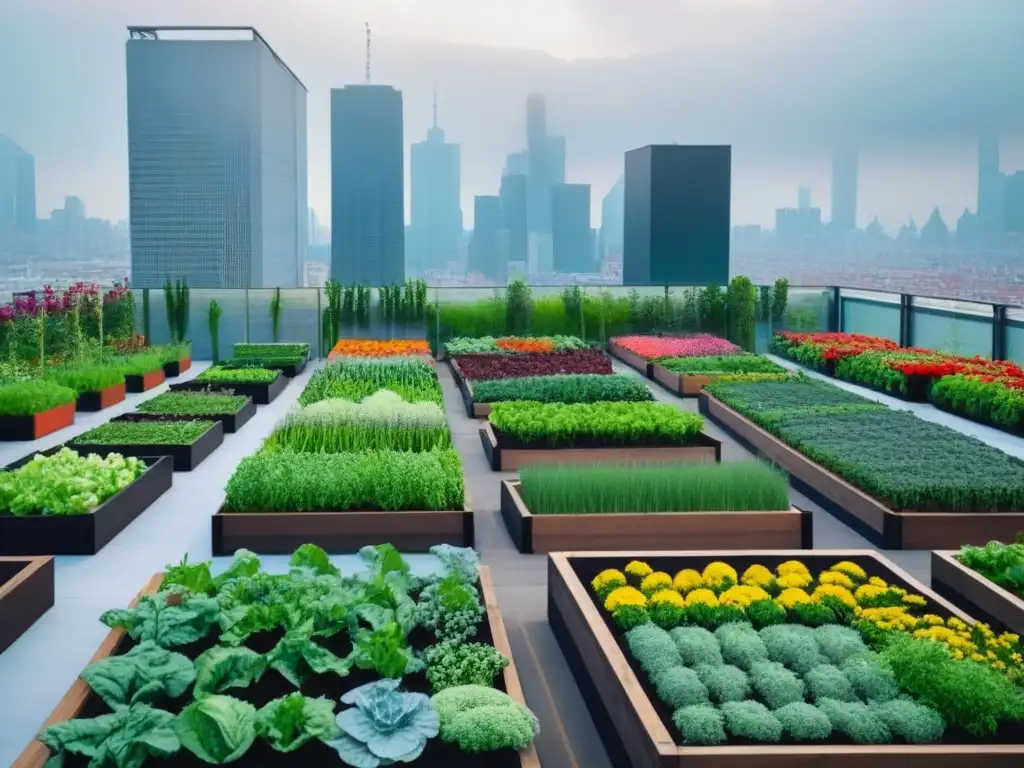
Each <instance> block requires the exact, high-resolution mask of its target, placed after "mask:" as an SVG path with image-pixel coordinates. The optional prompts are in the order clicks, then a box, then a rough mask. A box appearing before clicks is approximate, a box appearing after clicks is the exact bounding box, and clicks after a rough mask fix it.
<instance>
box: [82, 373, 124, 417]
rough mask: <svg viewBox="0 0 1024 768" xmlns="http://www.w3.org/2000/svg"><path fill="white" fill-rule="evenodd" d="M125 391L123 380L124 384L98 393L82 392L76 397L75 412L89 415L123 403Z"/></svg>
mask: <svg viewBox="0 0 1024 768" xmlns="http://www.w3.org/2000/svg"><path fill="white" fill-rule="evenodd" d="M127 391H128V386H127V379H125V382H124V383H122V384H116V385H114V386H113V387H107V388H106V389H101V390H100V391H99V392H83V393H82V394H80V395H79V396H78V403H77V404H76V405H75V410H76V411H85V412H89V413H93V412H95V411H102V410H103V409H104V408H109V407H110V406H112V405H117V404H118V403H121V402H124V398H125V392H127Z"/></svg>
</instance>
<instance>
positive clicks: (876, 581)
mask: <svg viewBox="0 0 1024 768" xmlns="http://www.w3.org/2000/svg"><path fill="white" fill-rule="evenodd" d="M868 584H870V585H871V586H873V587H883V588H884V587H888V586H889V585H888V584H887V583H886V582H885V579H882V578H879V577H878V576H872V577H871V578H870V579H868Z"/></svg>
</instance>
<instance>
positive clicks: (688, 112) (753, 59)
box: [0, 0, 1024, 228]
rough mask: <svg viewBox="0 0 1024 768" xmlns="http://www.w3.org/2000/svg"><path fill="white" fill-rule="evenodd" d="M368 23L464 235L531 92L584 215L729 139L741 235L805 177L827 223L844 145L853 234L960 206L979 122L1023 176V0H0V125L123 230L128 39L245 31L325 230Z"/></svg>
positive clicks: (408, 126)
mask: <svg viewBox="0 0 1024 768" xmlns="http://www.w3.org/2000/svg"><path fill="white" fill-rule="evenodd" d="M364 22H369V23H370V25H371V27H372V29H373V35H374V43H373V73H374V81H375V82H382V83H383V82H387V83H391V84H393V85H395V86H396V87H398V88H400V89H401V90H402V91H403V93H404V98H405V132H406V135H405V140H406V144H407V145H408V144H409V143H410V142H412V141H418V140H420V139H422V138H423V136H424V133H425V131H426V129H427V127H428V126H429V123H430V116H431V115H430V113H431V109H430V102H431V86H432V83H433V82H434V81H435V80H436V82H437V84H438V88H439V93H440V114H441V124H442V126H443V127H444V128H445V129H446V131H447V133H448V137H449V140H454V141H457V142H459V143H460V144H462V148H463V208H464V210H465V212H466V218H467V223H469V221H470V218H471V214H472V196H473V195H474V194H493V193H496V191H497V185H498V182H499V178H500V173H501V168H502V164H503V161H504V157H505V155H506V153H508V152H510V151H514V150H517V149H519V148H521V147H522V146H523V145H524V143H525V115H524V103H525V98H526V96H527V94H529V93H531V92H535V91H536V92H542V93H544V94H546V95H547V97H548V114H549V123H550V127H551V129H552V131H553V132H557V133H564V134H566V136H567V137H568V180H569V181H575V182H589V183H591V184H592V185H593V196H594V206H595V209H597V208H598V206H599V202H600V198H601V197H602V196H603V195H604V194H605V193H606V192H607V190H608V188H609V187H610V186H611V185H612V183H614V181H615V179H616V177H617V176H618V174H619V172H620V171H621V167H622V153H623V151H625V150H627V149H630V148H633V147H637V146H642V145H644V144H649V143H668V142H673V141H677V142H679V143H731V144H732V145H733V218H734V221H735V222H737V223H740V222H756V223H761V224H771V222H772V218H773V211H774V209H775V208H776V207H779V206H782V205H787V204H795V202H796V194H797V192H796V190H797V186H798V185H799V184H801V183H807V184H810V186H811V187H812V198H813V202H814V204H816V205H820V206H821V207H822V208H823V214H824V216H825V217H826V218H828V215H829V210H830V200H829V198H830V194H829V191H830V190H829V163H830V155H831V152H832V149H833V148H834V147H836V146H840V145H852V146H856V147H858V148H859V149H860V152H861V184H860V199H859V218H860V220H861V221H860V223H861V224H862V225H864V224H866V223H867V222H868V221H869V220H870V218H871V216H873V215H874V214H876V213H877V214H878V215H880V216H881V218H882V221H883V223H885V224H886V225H887V226H889V227H891V228H894V227H895V226H897V225H898V224H899V223H901V222H902V221H905V220H906V219H907V218H908V217H909V216H911V215H913V216H915V217H916V218H917V219H918V224H921V223H923V219H924V218H925V217H927V215H928V213H929V211H930V210H931V207H932V206H934V205H939V206H940V207H941V209H942V212H943V214H944V215H945V217H946V218H947V221H948V222H949V223H950V224H952V223H953V220H955V218H956V217H957V216H958V215H959V214H960V212H961V211H962V210H963V209H964V207H971V208H973V207H974V203H975V197H976V188H977V179H976V175H977V171H976V146H977V136H978V134H979V133H980V132H981V131H983V130H986V129H991V128H999V129H1000V130H1001V132H1002V133H1003V135H1004V141H1003V150H1004V151H1003V167H1004V170H1015V169H1018V168H1024V141H1022V140H1021V137H1022V136H1024V43H1022V42H1021V41H1022V40H1024V0H887V1H885V0H288V1H287V2H283V1H282V0H216V1H215V2H212V1H211V0H173V1H171V0H145V1H144V2H140V1H139V0H0V133H5V134H7V135H9V136H10V137H11V138H12V139H14V140H15V141H16V142H17V143H19V144H21V145H22V146H23V147H24V148H25V149H27V150H28V151H30V152H32V153H33V154H34V155H35V156H36V167H37V174H38V196H39V208H40V210H41V211H42V212H44V213H45V212H47V211H49V209H51V208H53V207H55V206H59V205H60V204H61V201H62V199H63V196H64V195H65V194H77V195H80V196H81V197H83V198H84V199H85V201H86V205H87V209H88V211H89V213H90V214H91V215H96V216H102V217H106V218H115V219H116V218H125V217H126V216H127V207H128V206H127V199H128V189H127V186H128V185H127V148H126V119H125V71H124V68H125V65H124V42H125V40H126V38H127V33H126V30H125V27H126V26H127V25H129V24H167V25H173V24H194V25H218V24H233V25H238V24H241V25H252V26H255V27H256V28H257V29H259V31H260V32H261V34H262V35H263V36H264V37H265V38H266V39H267V41H268V42H269V43H270V45H271V46H273V47H274V49H275V50H276V51H277V53H278V54H279V55H280V56H281V57H282V58H283V59H284V60H285V61H286V62H287V63H288V64H289V66H290V67H291V68H292V69H293V70H294V71H295V72H296V73H297V74H298V76H299V77H300V78H301V79H302V80H303V81H304V83H305V84H306V86H307V87H308V88H309V91H310V93H309V161H310V173H309V187H310V189H309V192H310V194H309V199H310V204H311V205H312V206H314V207H315V208H316V209H317V211H318V213H319V214H320V216H321V218H322V219H325V220H326V219H327V218H328V216H329V208H330V177H329V164H330V148H329V110H328V106H329V89H330V88H331V87H332V86H340V85H343V84H345V83H351V82H359V81H360V80H361V79H362V71H363V58H364V33H363V23H364ZM407 168H408V163H407ZM594 223H595V225H597V223H598V220H597V218H596V210H595V221H594Z"/></svg>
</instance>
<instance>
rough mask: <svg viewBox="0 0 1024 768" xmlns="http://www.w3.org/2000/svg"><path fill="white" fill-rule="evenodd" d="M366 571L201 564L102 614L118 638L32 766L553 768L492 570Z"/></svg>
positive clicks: (393, 565)
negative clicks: (100, 761) (108, 755)
mask: <svg viewBox="0 0 1024 768" xmlns="http://www.w3.org/2000/svg"><path fill="white" fill-rule="evenodd" d="M360 554H361V555H362V556H363V558H364V561H365V564H366V573H365V574H357V575H351V576H350V575H342V574H341V573H340V572H339V570H338V568H337V567H335V566H334V565H333V564H332V563H331V562H330V560H329V559H328V558H327V555H326V554H325V553H324V552H323V551H322V550H319V549H317V548H316V547H313V546H304V547H300V548H299V549H298V550H297V551H296V552H295V553H294V554H293V555H292V558H291V563H290V564H291V570H290V571H289V572H288V573H287V574H282V575H273V574H269V573H266V572H264V571H263V570H262V569H261V567H260V563H259V560H258V559H257V558H256V557H255V556H254V555H253V554H252V553H246V552H240V553H238V554H237V556H236V557H235V560H234V561H233V562H232V563H231V565H229V566H228V569H227V570H226V571H225V572H223V573H220V574H218V575H217V576H212V575H211V570H210V564H209V563H198V564H190V563H187V562H185V561H183V562H182V563H180V564H179V565H176V566H173V567H171V568H169V569H168V571H167V572H166V573H165V574H157V575H156V576H154V577H153V578H152V579H151V580H150V582H149V584H147V585H146V587H145V588H144V589H143V590H142V592H140V594H139V596H138V597H137V598H136V599H135V601H133V603H132V604H131V606H130V607H129V608H128V609H127V610H111V611H107V612H106V613H105V614H103V616H102V617H101V620H102V621H103V623H104V624H106V625H107V626H110V627H111V632H110V634H109V635H108V636H107V638H106V639H105V640H104V642H103V643H102V644H101V645H100V647H99V649H98V650H97V652H96V654H95V655H94V656H93V659H92V662H91V663H90V665H89V666H88V667H87V668H86V669H85V670H84V671H83V673H82V675H81V677H80V679H79V680H77V681H76V682H75V683H74V684H73V685H72V687H71V689H70V690H69V691H68V693H67V694H66V695H65V697H64V698H63V699H62V700H61V702H60V703H59V704H58V705H57V708H56V709H55V710H54V711H53V713H52V715H51V716H50V718H49V719H48V720H47V722H46V725H45V727H44V729H43V731H42V732H41V733H40V734H39V736H38V737H37V739H38V740H37V741H34V742H33V743H32V744H30V745H29V746H28V747H27V748H26V750H25V751H24V752H23V753H22V755H21V756H20V757H19V759H18V760H17V761H16V764H17V765H18V766H19V768H42V766H43V765H44V763H46V761H47V760H55V759H56V760H61V759H63V761H64V762H63V764H64V765H67V766H79V765H81V766H84V765H86V761H87V758H88V756H89V755H91V754H94V753H95V751H96V750H101V749H108V750H112V749H114V748H115V746H116V745H119V744H124V743H125V741H126V740H127V739H129V738H131V737H134V740H133V741H129V742H128V743H129V744H132V745H133V746H134V745H140V746H139V747H138V748H137V749H135V750H134V751H130V752H124V753H121V752H119V753H117V754H127V755H130V756H132V757H133V758H134V759H133V761H132V762H131V763H130V765H131V766H136V767H138V768H141V767H142V766H144V765H159V764H169V765H193V764H195V765H201V764H208V763H214V764H223V763H232V764H234V765H238V766H240V767H241V768H246V767H247V766H253V767H255V766H259V767H260V768H264V767H266V768H272V767H273V766H310V767H311V768H319V767H320V766H338V765H341V766H346V765H348V766H357V767H358V766H382V765H392V764H395V763H396V762H397V763H399V764H403V765H404V764H407V763H408V764H410V765H413V766H420V767H421V768H451V767H452V766H459V767H460V768H540V766H539V761H538V759H537V754H536V751H535V750H534V748H533V738H534V735H535V734H536V732H537V729H538V723H537V719H536V717H535V716H534V715H533V713H532V712H530V711H529V710H528V709H527V708H526V706H525V703H524V698H523V695H522V688H521V686H520V684H519V679H518V676H517V674H516V671H515V666H514V664H513V663H512V659H511V649H510V646H509V643H508V637H507V635H506V633H505V628H504V624H503V622H502V620H501V614H500V612H499V610H498V606H497V603H496V601H495V598H494V591H493V588H492V586H491V580H490V572H489V570H488V569H487V568H485V567H481V566H478V565H477V559H476V554H475V553H474V552H473V551H472V550H460V549H454V548H439V549H437V550H436V554H437V555H438V557H439V559H440V560H441V561H442V563H443V564H444V566H445V567H444V568H442V571H441V573H440V574H439V575H436V576H431V577H427V578H419V577H417V576H414V575H412V574H411V572H410V569H409V566H408V564H407V563H406V562H405V561H404V560H403V559H402V557H401V556H400V555H399V554H398V553H397V552H396V551H395V549H394V548H393V547H392V546H391V545H387V544H384V545H378V546H375V547H367V548H365V549H364V550H363V551H361V552H360ZM156 616H160V617H161V620H160V621H157V620H156V619H155V617H156ZM346 617H347V618H346ZM357 617H358V618H357ZM349 619H351V620H349ZM143 744H144V745H145V747H143V746H141V745H143ZM118 765H120V763H118ZM125 765H128V764H127V763H126V764H125Z"/></svg>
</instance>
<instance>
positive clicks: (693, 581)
mask: <svg viewBox="0 0 1024 768" xmlns="http://www.w3.org/2000/svg"><path fill="white" fill-rule="evenodd" d="M672 586H673V587H674V588H675V589H677V590H679V591H680V592H689V591H690V590H691V589H696V588H697V587H703V586H704V580H703V579H701V577H700V572H699V571H695V570H694V569H693V568H684V569H683V570H681V571H680V572H679V573H677V574H676V577H675V578H674V579H672Z"/></svg>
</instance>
